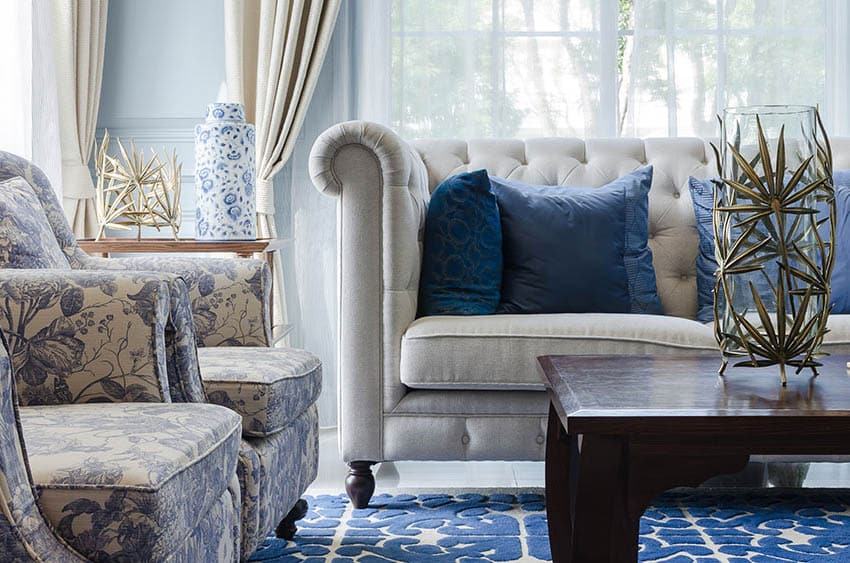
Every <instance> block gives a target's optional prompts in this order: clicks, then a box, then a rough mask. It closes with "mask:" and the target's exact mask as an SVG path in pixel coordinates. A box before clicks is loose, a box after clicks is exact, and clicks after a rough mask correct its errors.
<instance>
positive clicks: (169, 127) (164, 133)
mask: <svg viewBox="0 0 850 563" xmlns="http://www.w3.org/2000/svg"><path fill="white" fill-rule="evenodd" d="M223 37H224V1H223V0H178V1H175V0H144V1H137V0H113V1H112V2H110V4H109V18H108V20H107V28H106V53H105V59H104V65H103V87H102V90H101V101H100V113H99V114H98V142H99V141H100V138H101V136H102V134H103V129H104V128H108V129H109V133H110V135H111V136H112V137H113V138H115V137H118V138H121V139H128V140H129V139H130V138H134V139H135V140H136V144H137V147H138V148H142V147H144V148H146V149H147V148H149V147H153V148H155V149H157V150H158V151H161V152H163V151H162V149H163V148H165V149H166V151H167V152H169V153H170V152H171V151H172V150H174V149H176V150H177V154H178V156H179V157H180V159H181V161H182V162H183V190H182V198H181V202H182V204H183V226H182V227H181V231H180V234H181V236H192V234H193V233H194V200H195V198H194V176H193V174H194V160H195V159H194V140H193V128H194V126H195V124H196V123H198V122H199V121H201V120H202V119H203V116H204V110H205V108H206V104H208V103H209V102H212V101H215V100H216V97H217V95H218V91H219V86H220V84H221V83H222V82H223V81H224V40H223Z"/></svg>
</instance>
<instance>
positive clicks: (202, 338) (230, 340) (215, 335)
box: [0, 151, 271, 346]
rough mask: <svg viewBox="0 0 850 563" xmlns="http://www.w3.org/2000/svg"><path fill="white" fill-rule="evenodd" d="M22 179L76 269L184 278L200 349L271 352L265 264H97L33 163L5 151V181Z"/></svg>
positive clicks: (0, 168) (0, 172) (0, 166)
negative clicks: (247, 348)
mask: <svg viewBox="0 0 850 563" xmlns="http://www.w3.org/2000/svg"><path fill="white" fill-rule="evenodd" d="M15 176H20V177H22V178H23V179H25V180H26V181H27V182H28V183H29V184H30V186H31V187H32V188H33V192H34V193H35V195H36V196H37V197H38V199H39V201H40V202H41V205H42V208H43V210H44V214H45V216H46V217H47V221H48V222H49V223H50V226H51V228H52V229H53V234H54V235H55V236H56V242H57V243H58V244H59V248H61V249H62V252H63V253H64V254H65V257H66V258H67V260H68V263H69V264H70V265H71V268H74V269H87V270H103V269H108V270H115V269H119V270H146V271H156V272H169V273H173V274H178V275H180V276H182V277H183V278H184V279H185V280H186V283H187V285H188V287H189V294H190V299H191V304H192V313H193V315H194V318H195V330H196V334H197V339H198V343H199V345H202V346H221V345H225V346H269V345H270V344H271V311H270V299H269V298H270V294H271V274H270V272H269V267H268V265H267V264H266V263H265V262H263V261H262V260H245V259H238V260H237V259H227V258H217V259H210V258H182V257H167V258H163V257H142V258H126V259H111V258H96V257H92V256H89V255H88V254H86V253H85V252H83V250H82V249H81V248H80V247H79V245H77V241H76V239H75V238H74V234H73V232H72V231H71V228H70V227H69V226H68V220H67V219H66V218H65V214H64V212H63V211H62V207H61V206H60V204H59V200H58V199H57V197H56V194H55V192H54V191H53V188H52V187H51V186H50V181H49V180H48V179H47V176H45V175H44V173H43V172H42V171H41V170H40V169H39V168H38V167H37V166H34V165H33V164H32V163H31V162H29V161H27V160H26V159H23V158H21V157H19V156H16V155H14V154H11V153H7V152H3V151H0V181H4V180H8V179H10V178H14V177H15Z"/></svg>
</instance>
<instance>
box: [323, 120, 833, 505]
mask: <svg viewBox="0 0 850 563" xmlns="http://www.w3.org/2000/svg"><path fill="white" fill-rule="evenodd" d="M833 149H834V152H835V168H836V169H842V168H850V139H833ZM647 164H651V165H652V166H653V170H654V178H653V182H652V189H651V190H650V193H649V225H650V233H649V237H650V240H649V246H650V248H651V249H652V253H653V262H654V265H655V271H656V277H657V284H658V292H659V294H660V296H661V302H662V305H663V307H664V312H665V315H664V316H650V315H627V314H622V315H618V314H557V315H493V316H479V317H460V316H443V317H425V318H420V319H417V318H416V305H417V303H416V301H417V292H418V281H419V268H420V262H421V251H422V243H421V240H422V232H423V226H424V222H425V211H426V209H427V206H428V200H429V197H430V193H431V191H433V190H434V188H436V186H437V185H438V184H439V183H440V182H442V181H443V180H444V179H446V178H448V177H449V176H452V175H454V174H457V173H460V172H465V171H468V170H477V169H481V168H485V169H487V170H488V172H489V173H490V174H492V175H496V176H501V177H504V178H511V179H515V180H520V181H523V182H527V183H532V184H551V185H564V186H599V185H603V184H605V183H608V182H610V181H612V180H614V179H616V178H618V177H620V176H622V175H624V174H626V173H628V172H630V171H632V170H634V169H636V168H638V167H641V166H644V165H647ZM715 172H716V169H715V165H714V158H713V153H712V152H711V149H710V147H709V146H708V144H707V142H705V141H703V140H701V139H695V138H657V139H628V138H620V139H589V140H586V141H583V140H580V139H570V138H541V139H528V140H517V139H486V140H470V141H460V140H420V141H415V142H412V143H409V144H408V143H406V142H405V141H403V140H402V139H400V138H399V137H398V136H397V135H396V134H395V133H393V132H392V131H391V130H389V129H387V128H386V127H384V126H381V125H377V124H374V123H368V122H363V121H351V122H347V123H340V124H338V125H335V126H333V127H331V128H330V129H328V130H327V131H325V132H324V133H323V134H322V135H321V136H320V137H319V139H318V140H317V141H316V143H315V144H314V146H313V150H312V154H311V158H310V174H311V176H312V178H313V183H314V184H315V186H316V188H317V189H319V190H320V191H321V192H323V193H325V194H328V195H331V196H334V197H337V198H338V199H339V220H338V234H339V259H340V262H339V264H340V280H339V281H340V286H339V292H340V294H339V297H340V309H339V316H340V331H339V333H340V342H339V354H340V366H341V369H340V395H339V414H340V447H341V450H342V455H343V459H344V460H345V461H347V462H349V465H350V467H351V472H350V474H349V477H348V479H347V489H348V492H349V495H350V496H351V497H352V500H353V501H354V503H355V505H357V506H364V505H365V504H366V503H367V502H368V500H369V498H370V496H371V494H372V492H373V490H374V479H373V477H372V475H371V472H370V469H369V468H370V466H371V464H372V463H374V462H379V461H384V460H542V459H543V458H544V443H545V432H546V414H547V408H548V402H547V398H546V394H545V393H544V392H543V386H542V384H541V380H540V376H539V374H538V371H537V369H536V364H535V359H536V357H537V356H539V355H543V354H683V353H690V354H709V355H717V354H718V350H717V346H716V343H715V340H714V336H713V332H712V329H711V327H710V326H707V325H703V324H701V323H699V322H697V321H695V320H694V317H695V316H696V311H697V287H696V277H695V276H696V269H695V258H696V255H697V245H698V237H697V231H696V226H695V218H694V212H693V208H692V203H691V198H690V193H689V190H688V187H687V181H688V177H689V176H696V177H709V176H711V175H713V174H715ZM830 328H831V330H832V332H830V333H829V334H828V335H827V338H826V344H825V347H826V348H827V349H828V350H827V351H829V352H832V353H842V352H843V353H850V315H848V316H843V317H842V316H833V317H832V318H831V327H830ZM718 360H719V357H718Z"/></svg>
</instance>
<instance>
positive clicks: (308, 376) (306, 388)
mask: <svg viewBox="0 0 850 563" xmlns="http://www.w3.org/2000/svg"><path fill="white" fill-rule="evenodd" d="M198 361H199V363H200V367H201V379H203V382H204V389H205V391H206V393H207V399H208V400H209V402H211V403H214V404H217V405H222V406H225V407H227V408H229V409H232V410H234V411H236V412H237V413H239V414H240V415H241V416H242V433H243V435H245V436H251V437H263V436H269V435H271V434H274V433H276V432H278V431H280V430H281V429H283V428H284V427H286V426H287V425H288V424H289V423H290V422H292V421H293V420H295V419H296V418H298V416H299V415H300V414H301V413H303V412H304V411H306V410H307V408H308V407H310V405H312V404H313V403H315V402H316V400H317V399H318V398H319V393H320V392H321V390H322V362H321V361H319V358H317V357H316V356H314V355H313V354H311V353H309V352H305V351H304V350H297V349H294V348H249V347H224V346H217V347H214V348H199V349H198Z"/></svg>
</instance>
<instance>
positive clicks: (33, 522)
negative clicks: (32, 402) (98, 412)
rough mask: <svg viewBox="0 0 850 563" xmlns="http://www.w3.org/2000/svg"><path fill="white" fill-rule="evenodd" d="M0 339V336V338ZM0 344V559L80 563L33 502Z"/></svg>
mask: <svg viewBox="0 0 850 563" xmlns="http://www.w3.org/2000/svg"><path fill="white" fill-rule="evenodd" d="M0 340H2V339H0ZM4 344H5V342H3V343H0V483H2V484H3V485H2V486H0V559H2V560H3V561H22V562H23V561H46V560H47V558H48V557H49V558H50V561H55V562H56V563H71V562H75V563H82V562H83V561H85V559H84V558H83V557H81V556H80V555H79V554H77V553H76V552H75V551H74V550H73V549H71V548H70V547H69V546H68V545H67V544H66V543H65V542H64V541H63V540H61V539H60V538H59V537H58V536H57V535H55V534H54V533H53V530H51V529H50V527H49V526H48V525H47V522H45V520H44V518H43V517H42V514H41V512H40V511H39V509H38V505H37V504H36V500H35V495H34V494H33V488H32V483H31V481H30V475H29V469H28V467H27V461H26V457H25V456H26V453H25V448H24V439H23V432H22V429H21V424H20V417H19V416H18V406H17V401H16V396H15V384H14V382H13V381H12V368H11V365H10V362H9V356H8V355H7V354H6V348H5V345H4Z"/></svg>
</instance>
